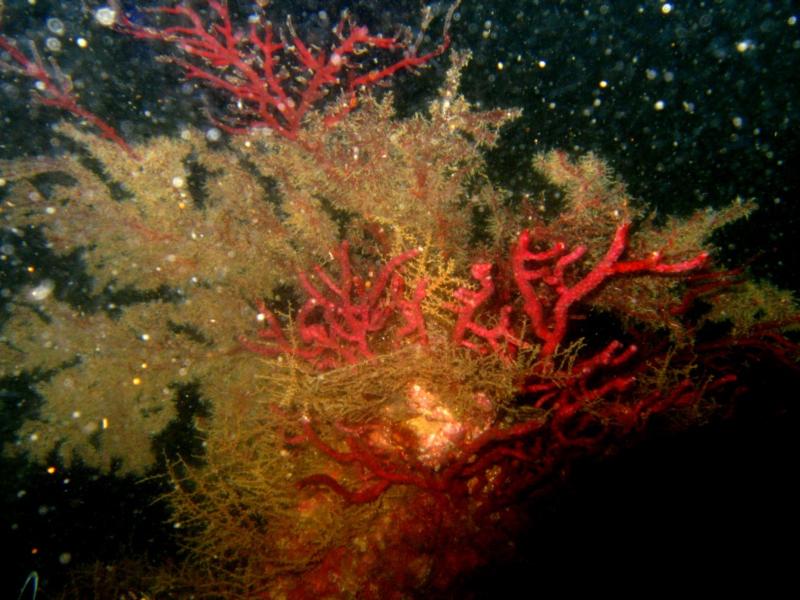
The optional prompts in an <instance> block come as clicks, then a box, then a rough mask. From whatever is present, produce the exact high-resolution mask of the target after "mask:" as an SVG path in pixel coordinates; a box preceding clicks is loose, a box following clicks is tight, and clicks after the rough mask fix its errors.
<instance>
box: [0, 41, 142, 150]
mask: <svg viewBox="0 0 800 600" xmlns="http://www.w3.org/2000/svg"><path fill="white" fill-rule="evenodd" d="M0 50H3V51H5V52H6V53H7V54H8V55H9V57H10V58H11V62H4V61H2V60H0V70H2V71H10V72H14V73H17V74H19V75H22V76H24V77H27V78H29V79H33V80H34V81H36V86H35V91H34V98H35V99H36V100H37V101H38V102H39V103H41V104H44V105H45V106H52V107H54V108H58V109H60V110H65V111H67V112H68V113H71V114H73V115H75V116H76V117H78V118H80V119H83V120H85V121H88V122H89V123H90V124H92V125H93V126H95V127H97V129H99V130H100V133H101V134H102V136H103V137H104V138H106V139H108V140H111V141H112V142H114V143H116V144H117V145H119V146H120V147H121V148H122V149H123V150H125V152H127V153H128V154H129V155H130V156H132V157H134V158H136V153H135V152H134V151H133V149H132V148H131V147H130V146H129V145H128V144H127V142H126V141H125V140H124V139H123V138H122V136H121V135H119V133H117V130H116V129H114V127H112V126H111V125H110V124H109V123H108V122H106V121H104V120H103V119H101V118H100V117H98V116H97V115H96V114H94V113H93V112H91V111H90V110H88V109H86V108H84V107H83V106H81V105H80V104H79V103H78V98H77V96H76V95H75V91H74V89H73V87H72V82H71V81H70V79H69V77H67V76H66V75H64V74H63V73H62V72H61V70H60V69H59V68H58V65H57V64H56V63H55V62H52V64H51V67H50V69H48V68H47V67H45V64H44V61H42V57H41V56H40V55H39V53H38V51H37V50H36V46H35V45H34V44H33V42H31V56H32V58H29V57H28V56H26V55H25V54H24V53H23V52H22V51H21V50H19V49H18V48H17V47H16V46H15V45H14V44H13V43H12V42H11V40H9V39H8V38H5V37H4V36H2V35H0Z"/></svg>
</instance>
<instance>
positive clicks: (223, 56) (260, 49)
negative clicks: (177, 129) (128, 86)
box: [117, 0, 450, 140]
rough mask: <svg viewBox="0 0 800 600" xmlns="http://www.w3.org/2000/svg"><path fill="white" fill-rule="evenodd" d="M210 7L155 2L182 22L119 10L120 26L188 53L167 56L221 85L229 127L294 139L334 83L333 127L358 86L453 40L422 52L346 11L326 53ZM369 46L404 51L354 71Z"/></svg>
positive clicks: (329, 120)
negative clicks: (238, 25) (243, 24)
mask: <svg viewBox="0 0 800 600" xmlns="http://www.w3.org/2000/svg"><path fill="white" fill-rule="evenodd" d="M208 7H209V8H210V12H211V13H212V15H213V16H212V21H211V23H206V22H204V20H203V19H202V18H201V17H200V15H199V14H198V12H197V11H195V10H194V9H192V8H190V7H188V6H183V5H180V6H175V7H165V6H161V7H157V8H154V9H151V12H155V13H160V14H164V15H170V16H173V17H177V18H178V19H180V20H181V21H182V22H183V24H179V25H172V26H168V27H164V28H161V29H158V28H154V27H144V26H141V25H138V24H135V23H133V22H132V21H131V20H130V19H128V17H127V16H126V15H125V14H124V12H122V11H118V12H119V16H118V22H117V29H118V30H120V31H122V32H123V33H127V34H129V35H131V36H133V37H135V38H138V39H145V40H157V41H162V42H166V43H169V44H173V45H174V46H176V47H177V48H179V49H180V50H181V51H182V52H183V53H184V54H185V55H186V56H187V57H189V60H184V59H180V58H175V57H170V58H168V60H170V61H171V62H173V63H175V64H176V65H178V66H179V67H181V68H182V69H183V71H184V73H185V76H186V78H187V79H199V80H201V81H204V82H205V83H206V84H207V85H209V86H210V87H212V88H215V89H218V90H220V91H222V92H224V93H225V94H226V95H227V96H228V97H229V98H230V100H232V101H233V104H232V106H233V108H232V110H233V111H234V112H235V114H231V115H228V116H227V117H225V118H223V119H222V120H221V121H220V122H218V124H219V125H220V126H221V127H223V128H224V129H225V130H227V131H229V132H232V133H240V132H244V131H247V130H248V129H250V128H253V127H267V128H269V129H272V130H273V131H275V132H276V133H278V134H280V135H282V136H283V137H285V138H288V139H291V140H294V139H296V138H297V135H298V132H299V131H300V128H301V126H302V122H303V118H304V117H305V115H306V114H307V113H308V112H309V110H311V109H312V108H314V107H316V106H317V105H318V104H319V103H320V102H321V101H322V100H323V99H324V97H325V96H326V95H327V94H328V93H329V92H330V91H331V90H332V89H334V88H340V89H342V91H343V98H342V101H341V103H340V104H339V105H338V106H337V107H336V108H335V109H334V110H333V111H332V112H331V113H330V114H328V115H327V116H326V117H325V125H326V126H333V125H335V124H336V123H338V122H339V121H340V120H341V119H342V118H343V117H345V116H346V115H347V114H348V113H349V112H350V111H352V110H353V109H354V108H355V107H356V106H357V105H358V93H359V92H360V91H361V90H364V89H366V88H369V87H371V86H374V85H375V84H377V83H379V82H381V81H383V80H385V79H388V78H390V77H391V76H392V75H394V74H395V73H396V72H397V71H400V70H402V69H410V68H413V67H418V66H421V65H424V64H425V63H427V62H428V61H430V60H431V59H433V58H434V57H436V56H439V55H440V54H442V53H443V52H444V51H445V50H446V49H447V47H448V45H449V43H450V41H449V38H448V37H447V32H446V31H445V37H444V40H443V41H442V43H441V44H440V45H439V46H438V47H436V48H435V49H434V50H433V51H431V52H429V53H427V54H422V55H419V54H417V53H416V49H415V48H414V47H413V46H409V45H408V44H407V43H406V42H405V41H403V40H401V39H399V38H396V37H391V38H389V37H383V36H380V35H371V34H370V33H369V30H368V29H367V28H366V27H360V26H357V25H355V24H354V23H353V22H352V21H351V20H350V18H349V17H347V16H346V15H345V16H344V17H343V18H342V20H341V21H340V22H339V24H338V25H337V26H336V28H335V29H334V35H335V36H336V38H337V43H335V44H334V45H333V46H332V47H331V49H330V50H329V51H328V52H325V51H324V50H319V51H317V52H315V51H313V50H311V49H310V48H309V47H308V46H307V45H306V44H305V43H304V42H303V40H301V39H300V38H299V37H298V36H297V35H296V34H295V33H294V30H293V28H292V27H291V23H289V30H290V33H291V41H287V40H281V41H277V40H276V39H275V32H274V30H273V27H272V25H271V24H270V23H269V22H264V21H263V20H262V19H258V20H253V21H252V22H251V24H250V27H249V29H248V31H247V32H244V31H239V30H236V29H235V28H234V26H233V23H232V22H231V17H230V13H229V11H228V5H227V2H221V1H217V0H208ZM370 50H381V51H387V52H389V53H399V52H402V53H403V55H402V57H401V58H399V59H397V60H395V62H393V63H392V64H390V65H388V66H386V67H383V68H376V69H374V70H371V71H369V72H367V73H361V74H358V73H357V71H358V69H360V68H361V63H360V62H359V61H357V60H356V59H355V58H356V56H358V55H361V54H363V53H364V52H367V51H370Z"/></svg>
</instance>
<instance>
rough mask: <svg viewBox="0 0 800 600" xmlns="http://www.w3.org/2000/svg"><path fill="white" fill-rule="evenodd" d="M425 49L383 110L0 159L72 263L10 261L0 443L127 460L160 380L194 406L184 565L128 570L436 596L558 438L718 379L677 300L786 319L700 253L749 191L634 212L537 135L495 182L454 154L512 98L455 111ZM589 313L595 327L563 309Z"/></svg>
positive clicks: (589, 435)
mask: <svg viewBox="0 0 800 600" xmlns="http://www.w3.org/2000/svg"><path fill="white" fill-rule="evenodd" d="M451 59H452V62H453V66H452V68H451V69H450V71H449V72H448V75H447V79H446V81H445V83H444V84H443V86H442V88H441V89H440V92H439V95H438V97H437V98H436V99H435V100H434V101H433V102H432V103H431V104H430V106H429V107H428V110H427V112H426V114H418V115H414V116H412V117H409V118H406V119H401V118H398V117H397V116H396V115H395V113H394V111H393V108H392V98H391V96H390V95H384V96H383V97H382V98H381V99H376V98H373V97H369V96H365V97H364V98H362V101H361V105H360V107H359V109H358V110H355V111H353V112H352V113H350V114H348V115H347V117H346V118H344V119H342V120H341V121H340V122H338V123H337V125H336V126H335V127H327V126H326V125H325V117H326V115H325V114H322V113H320V114H318V113H313V112H312V113H309V114H308V115H307V118H306V120H305V121H304V126H303V128H302V129H301V130H300V131H299V132H298V133H297V135H296V137H292V138H291V139H290V138H289V137H286V136H280V135H276V134H275V133H270V132H269V130H263V129H262V130H254V131H249V132H247V133H242V134H241V135H236V136H231V137H230V139H226V140H225V141H224V143H221V142H214V141H209V140H208V139H207V138H206V137H205V136H204V135H202V134H201V133H200V132H198V131H195V130H193V129H186V130H184V131H183V132H181V134H180V135H179V136H177V137H175V138H167V137H162V138H156V139H152V140H149V141H148V142H144V143H141V144H138V145H135V146H134V147H133V148H132V150H133V152H134V153H135V157H134V156H131V155H129V154H127V153H123V152H120V149H119V147H118V146H117V145H116V144H115V143H114V142H113V141H109V140H107V139H104V138H102V137H101V136H99V135H94V134H91V133H87V132H86V131H85V130H84V129H78V128H76V127H74V126H70V125H62V126H61V127H60V128H59V130H58V134H59V136H61V139H62V142H63V144H64V146H65V147H66V148H68V151H65V152H64V153H63V154H62V155H60V156H59V157H57V158H47V159H42V160H37V159H25V160H19V161H10V162H7V163H4V164H2V165H0V167H1V168H2V177H3V181H4V185H5V186H6V191H5V197H4V201H3V205H2V219H3V221H4V224H5V226H6V227H8V228H11V230H12V231H13V232H14V234H15V235H18V236H20V237H23V238H24V237H25V236H26V235H30V232H34V231H35V232H41V234H42V235H43V236H44V239H46V240H47V245H48V248H49V250H50V251H51V252H52V253H53V255H55V256H59V257H62V256H72V257H75V259H76V260H78V261H79V262H80V264H81V266H82V268H83V269H84V270H85V273H86V275H87V278H86V279H84V280H82V281H81V282H80V288H81V289H80V290H79V292H80V293H75V294H70V293H69V292H70V290H69V288H68V286H67V284H66V283H65V282H64V280H63V279H59V280H58V281H57V282H55V281H54V280H53V279H52V277H51V276H49V275H48V273H47V271H46V269H45V268H44V267H43V266H40V265H37V264H34V263H32V264H30V265H29V267H28V270H29V272H30V285H29V287H28V288H26V289H25V290H22V291H21V292H20V293H19V294H18V295H17V296H16V297H14V298H13V299H12V301H11V303H10V306H11V312H10V314H9V315H8V317H7V319H6V322H5V324H4V329H3V333H2V336H3V337H2V347H1V349H0V367H1V368H2V374H3V376H5V377H21V376H27V377H29V378H30V381H31V385H32V386H33V387H34V389H35V391H36V393H37V394H38V395H39V396H40V397H41V405H40V406H39V407H37V410H36V411H34V412H33V413H32V414H31V415H30V416H29V418H28V419H27V420H26V421H25V422H24V423H23V424H22V426H21V428H20V429H19V432H18V435H17V439H16V442H15V443H14V444H11V445H9V446H8V447H6V448H5V449H4V451H5V452H7V453H14V454H25V455H27V456H28V457H30V458H31V459H32V460H35V461H41V462H44V461H46V460H48V458H49V457H50V456H51V453H53V452H55V453H57V455H58V457H59V459H60V460H62V461H63V462H64V463H66V464H71V463H73V462H75V461H81V462H83V463H86V464H88V465H90V466H93V467H96V468H98V469H101V470H106V471H111V470H114V471H115V472H117V473H134V474H143V473H145V472H146V471H147V469H148V468H149V467H151V466H152V465H153V464H154V462H155V461H156V460H158V459H159V458H160V457H158V456H156V455H155V454H154V452H153V451H154V449H157V448H158V446H157V445H154V444H153V441H154V440H155V439H156V438H157V437H158V436H159V434H161V433H162V432H163V431H164V430H165V429H166V428H167V427H168V426H169V424H170V422H172V420H173V419H174V418H175V416H176V408H175V402H174V400H175V396H176V394H177V391H176V390H178V389H180V388H181V386H187V385H192V386H196V389H197V390H198V393H199V395H200V396H201V397H202V398H203V399H204V400H205V401H206V402H207V403H208V405H209V407H210V410H209V414H208V415H203V416H200V415H198V416H197V417H196V418H195V421H194V423H193V425H194V429H195V432H196V434H197V436H198V437H199V438H201V439H202V441H203V444H202V451H201V453H200V455H199V456H184V457H183V460H179V461H176V462H173V463H171V464H170V465H169V467H168V469H169V475H170V477H171V483H172V491H171V492H170V493H169V494H168V495H167V498H166V501H167V502H169V503H170V505H171V507H172V509H173V519H174V525H175V527H176V528H177V529H178V530H180V531H183V532H185V534H186V537H185V541H186V545H187V547H188V551H189V555H190V560H189V561H187V563H186V564H185V565H184V566H182V567H180V568H176V569H173V570H170V571H168V572H167V571H166V570H165V572H164V573H161V574H159V576H158V577H157V578H155V581H154V582H153V583H152V588H153V589H154V590H156V592H157V593H163V594H175V595H177V596H178V597H180V594H189V593H191V594H192V596H193V597H209V598H245V597H254V598H255V597H274V598H282V597H301V598H302V597H312V596H320V597H384V596H382V594H383V593H384V592H385V591H386V590H393V589H394V590H397V589H400V590H404V591H406V590H407V591H408V592H409V593H415V592H419V591H420V590H425V589H429V587H430V586H433V587H438V588H440V589H445V588H446V587H447V585H448V584H449V583H451V582H452V581H453V580H454V579H455V578H456V577H457V576H458V574H459V573H461V572H463V571H465V570H469V569H470V568H472V567H474V566H476V565H479V564H483V563H484V562H485V561H486V559H487V553H488V552H490V549H491V548H493V547H494V545H495V544H496V543H497V542H498V540H505V539H506V537H507V535H506V534H507V532H508V530H512V529H513V527H514V525H515V524H516V519H517V518H518V517H519V515H518V514H516V513H514V512H513V511H512V510H511V508H510V507H513V506H515V504H516V503H519V502H520V500H521V499H522V498H524V497H525V494H526V493H527V492H529V491H530V490H531V489H537V490H538V489H539V488H540V487H544V486H546V485H548V484H551V483H553V482H555V481H558V479H559V478H560V477H562V476H563V474H564V473H565V472H566V471H567V470H568V468H569V466H570V465H571V464H572V463H571V461H573V460H575V458H576V457H582V456H584V455H586V454H591V453H592V452H595V453H600V454H603V453H607V452H610V451H612V450H613V448H614V447H616V445H617V444H619V443H621V442H622V441H624V440H625V439H627V438H626V436H628V435H629V434H630V435H632V434H635V433H638V432H640V431H641V430H642V429H643V428H644V427H645V425H646V424H647V422H648V419H649V417H650V416H651V415H662V413H666V414H667V415H670V416H675V415H679V416H682V417H684V418H689V417H698V416H699V415H704V414H705V413H704V412H703V411H702V410H701V407H702V406H704V404H703V403H704V402H707V403H708V405H709V406H711V405H712V404H713V402H717V401H721V399H724V398H725V395H726V394H729V395H730V393H729V390H730V388H731V386H732V385H733V383H734V380H735V378H734V377H733V376H732V375H731V374H730V373H729V372H728V370H727V365H724V364H723V363H722V361H723V359H724V358H726V355H725V354H724V349H723V348H721V347H713V346H706V348H707V350H708V351H710V352H711V354H714V356H718V357H719V359H720V361H721V362H719V363H717V362H712V361H711V360H709V361H708V362H704V361H703V358H702V357H701V356H699V355H700V354H701V348H700V347H699V346H698V347H697V348H695V344H696V340H695V337H694V334H695V333H696V331H697V328H699V327H700V326H701V325H702V324H703V323H704V322H708V321H712V320H714V321H717V322H720V323H723V322H727V323H729V324H731V323H732V326H731V335H733V336H739V338H738V339H740V340H741V342H742V344H743V346H742V347H747V348H753V349H758V348H759V347H760V344H761V343H762V342H763V339H764V338H763V337H762V336H763V335H765V334H766V333H769V335H772V336H776V337H775V338H774V339H778V338H777V336H779V335H780V331H782V330H783V329H785V328H786V327H785V326H788V325H791V324H792V323H793V322H794V320H796V314H797V307H796V303H795V301H794V299H793V298H792V297H791V295H790V294H788V293H786V292H782V291H780V290H777V289H775V288H774V287H772V286H769V285H765V284H761V283H756V282H748V283H747V284H745V285H740V284H739V282H738V281H736V278H737V277H738V276H739V273H733V272H723V271H718V272H709V271H708V270H704V269H706V268H707V266H708V261H709V260H710V259H709V256H708V255H709V254H711V253H713V252H714V248H713V246H712V245H711V242H710V239H709V238H710V236H711V235H712V234H713V233H714V232H715V231H716V230H718V229H719V228H721V227H723V226H725V225H726V224H728V223H730V222H732V221H734V220H736V219H740V218H746V217H747V216H748V215H749V214H750V213H751V212H752V210H754V208H755V206H754V204H753V203H752V202H735V203H733V204H732V205H731V206H729V207H727V208H723V209H721V210H719V211H716V212H710V211H699V212H697V213H695V214H693V215H690V216H688V217H685V218H677V217H669V218H666V219H663V220H656V219H655V218H652V217H650V216H649V215H646V214H645V207H644V206H642V205H641V204H640V203H638V202H636V201H634V200H633V199H632V198H630V197H629V195H628V192H627V190H626V188H625V186H624V185H623V184H622V182H620V181H619V180H618V179H617V178H616V177H615V175H614V174H613V173H612V171H611V170H610V168H609V167H608V166H607V165H606V164H605V163H604V162H603V161H602V160H601V159H600V158H599V157H598V156H596V155H588V156H584V157H578V158H575V157H570V156H568V155H567V154H565V153H563V152H549V153H545V154H542V155H540V156H538V157H537V158H536V159H535V160H534V161H533V164H532V169H536V170H537V171H538V172H539V173H540V175H541V176H542V177H543V178H544V179H545V180H546V181H547V183H548V184H549V185H551V186H554V187H557V188H558V189H559V190H560V191H561V193H562V194H563V202H562V204H561V206H560V207H559V210H558V211H551V210H548V209H547V207H545V208H544V209H543V208H542V207H541V206H539V205H538V204H537V203H536V202H535V201H531V200H530V199H525V200H522V201H520V200H518V199H515V198H513V197H512V195H511V193H510V192H509V191H507V190H504V189H501V188H499V187H497V186H496V185H494V184H493V183H492V181H491V178H490V176H489V175H490V174H489V173H487V167H486V164H485V162H484V157H483V151H484V150H486V149H487V148H490V147H491V146H492V145H494V144H495V142H496V141H497V139H498V135H499V129H500V128H501V127H503V126H506V125H508V126H513V121H514V119H515V117H517V116H518V114H519V113H518V111H514V110H500V111H498V110H495V111H481V110H477V109H475V108H474V107H472V106H470V104H469V103H468V102H467V101H466V100H465V98H464V97H462V96H461V95H460V94H459V92H458V81H459V75H460V71H461V69H462V68H463V67H464V65H465V61H466V60H467V58H466V56H465V55H459V54H453V55H452V57H451ZM328 116H330V114H329V115H328ZM522 232H528V233H529V234H530V238H531V240H532V241H531V242H530V244H528V245H527V246H526V245H525V244H522V242H521V241H520V240H522V239H525V238H523V237H522V235H523V234H522ZM344 241H346V242H347V244H343V242H344ZM509 255H513V256H514V257H515V259H516V260H517V262H516V263H514V261H513V260H508V256H509ZM343 256H344V258H343ZM401 256H402V257H403V261H402V264H400V263H397V262H395V263H392V261H393V260H396V259H397V257H401ZM387 265H393V266H392V269H393V270H390V269H389V268H388V267H387ZM615 269H616V270H615ZM675 274H680V275H682V277H672V276H671V275H675ZM535 286H538V287H535ZM371 290H375V291H374V292H373V291H371ZM526 293H527V294H528V296H527V297H525V294H526ZM314 294H317V295H318V296H319V298H317V297H315V296H314ZM532 296H535V299H534V300H535V301H534V300H532V299H531V297H532ZM562 298H567V299H568V300H567V301H563V300H562ZM356 300H358V302H356ZM700 300H702V301H703V302H704V303H705V306H704V311H703V312H702V314H700V315H697V316H694V315H692V317H691V318H688V317H687V313H688V312H689V309H690V308H691V307H690V304H692V305H693V304H694V302H695V301H700ZM537 304H538V305H539V309H540V310H538V312H537V309H536V305H537ZM364 307H366V308H369V311H370V312H369V314H368V315H366V316H365V315H364V313H363V312H359V311H361V309H362V308H364ZM542 307H544V308H542ZM483 309H491V310H486V311H485V312H482V311H483ZM541 313H547V314H546V315H544V314H541ZM598 315H600V317H598ZM602 316H605V317H607V318H608V319H610V322H611V323H612V325H611V327H615V328H617V329H618V331H617V330H615V333H614V335H613V336H612V337H611V338H610V339H607V340H602V341H598V340H597V339H591V338H592V336H591V335H589V334H590V333H591V332H587V331H586V330H585V329H580V328H579V327H580V325H581V323H582V322H583V321H590V320H591V319H598V318H602ZM550 318H552V323H551V322H550V321H548V320H547V319H550ZM591 322H592V323H594V321H591ZM343 323H344V324H343ZM409 324H416V325H418V326H422V325H424V333H425V336H424V341H423V336H422V335H421V334H419V332H418V335H417V337H411V336H408V335H406V332H405V330H406V326H407V325H409ZM345 325H346V327H345ZM562 325H564V326H565V327H566V326H568V331H569V335H567V334H565V333H562V334H561V337H560V338H559V339H558V340H557V341H558V342H560V343H559V344H555V345H554V346H555V347H554V348H551V349H549V350H548V349H547V348H548V346H547V344H546V343H545V340H546V338H547V337H548V336H550V335H551V334H553V332H557V331H559V329H558V328H559V327H560V326H562ZM359 327H361V330H359V331H356V329H358V328H359ZM348 328H349V329H348ZM573 328H574V330H575V331H578V332H579V333H578V334H573ZM454 332H456V333H455V334H454ZM359 333H360V334H363V336H362V337H359V336H358V335H357V334H359ZM617 334H619V335H617ZM553 335H554V334H553ZM459 336H460V337H459ZM723 337H724V336H723ZM617 338H619V339H617ZM332 339H335V340H336V341H337V343H338V344H339V345H340V346H345V345H347V344H350V343H353V344H355V343H362V342H363V343H364V344H365V347H366V345H368V348H367V350H368V351H364V352H362V353H361V355H359V359H358V360H350V358H351V355H348V354H345V353H344V352H341V347H336V348H335V349H333V350H331V351H332V352H340V355H337V356H336V359H337V360H336V361H335V364H334V362H333V361H332V362H326V363H324V368H319V367H320V364H321V363H319V362H317V363H315V362H314V360H313V359H315V358H316V357H317V355H315V354H313V352H314V351H316V350H317V349H327V350H330V344H331V343H332V342H331V340H332ZM781 339H782V338H781ZM642 341H644V342H645V343H644V344H643V343H642ZM648 342H652V344H648ZM794 351H795V350H794V347H793V346H791V345H790V344H789V343H788V342H787V343H786V346H785V347H783V348H781V350H780V357H779V358H780V359H786V360H787V362H791V361H793V360H795V359H796V356H795V355H794V354H793V352H794ZM309 356H310V357H312V358H311V359H309V358H308V357H309ZM695 378H696V379H695ZM504 535H506V537H504Z"/></svg>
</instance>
